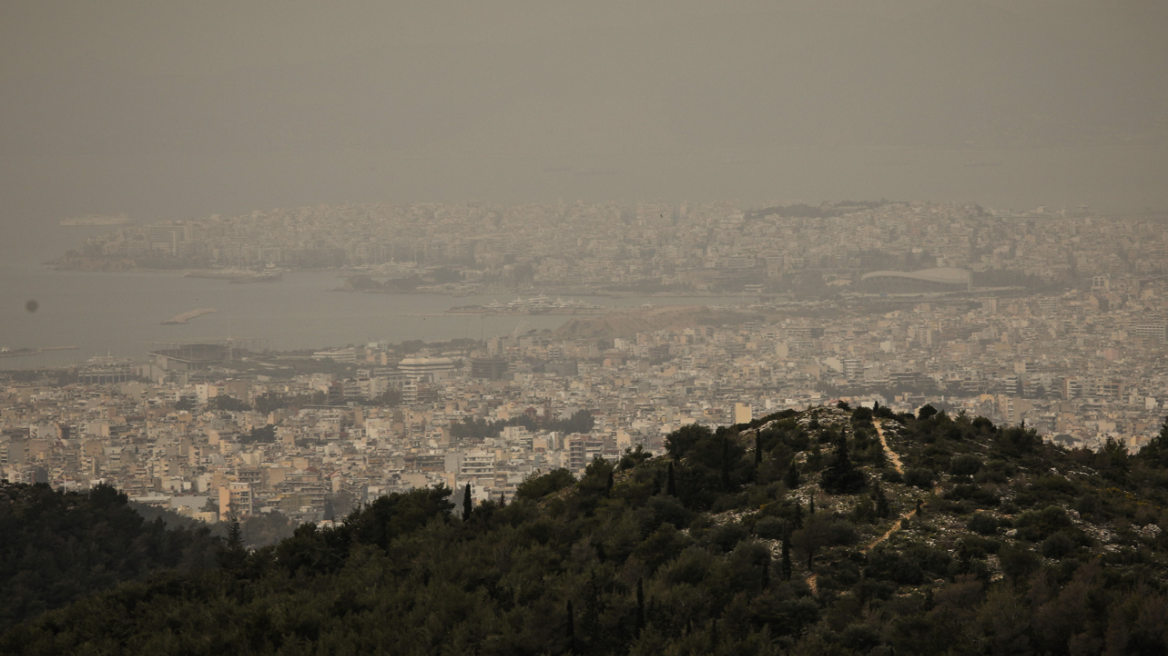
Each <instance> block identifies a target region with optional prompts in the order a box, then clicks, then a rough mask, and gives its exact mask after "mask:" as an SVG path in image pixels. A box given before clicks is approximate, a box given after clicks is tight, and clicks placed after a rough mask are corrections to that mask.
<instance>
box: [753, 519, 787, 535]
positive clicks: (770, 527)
mask: <svg viewBox="0 0 1168 656" xmlns="http://www.w3.org/2000/svg"><path fill="white" fill-rule="evenodd" d="M786 531H787V522H785V521H783V520H781V519H779V518H777V517H764V518H762V519H760V520H758V523H757V524H755V525H754V534H755V535H757V536H758V537H760V538H763V539H764V540H782V539H783V535H784V534H786Z"/></svg>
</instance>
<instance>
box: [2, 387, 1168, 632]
mask: <svg viewBox="0 0 1168 656" xmlns="http://www.w3.org/2000/svg"><path fill="white" fill-rule="evenodd" d="M667 451H668V453H667V454H666V455H665V456H662V457H649V455H648V454H646V453H643V452H640V451H630V452H627V453H626V454H625V455H624V457H623V458H622V459H621V460H620V462H619V463H618V464H616V465H615V466H614V465H612V464H609V463H606V462H604V461H602V460H597V461H594V462H593V463H592V464H591V465H590V466H589V467H588V468H587V471H586V473H585V475H584V476H583V478H582V479H580V480H578V481H577V480H575V479H574V478H573V477H572V476H571V475H570V474H569V473H568V472H566V471H563V470H559V471H554V472H551V473H548V474H545V475H543V476H540V477H536V478H532V479H529V480H528V481H526V482H525V483H524V484H523V485H522V487H521V488H520V489H519V491H518V494H517V497H516V498H515V499H512V500H509V501H508V502H506V503H487V504H483V505H480V506H478V507H475V508H473V509H472V510H470V511H469V512H467V513H465V514H463V513H457V515H456V514H455V513H452V512H451V510H452V508H453V505H452V504H451V503H450V498H451V496H452V492H451V491H450V490H447V489H420V490H414V491H412V492H409V493H406V494H394V495H391V496H388V497H382V498H380V499H378V500H377V501H375V502H374V503H372V504H370V505H369V506H367V507H365V508H363V509H360V510H358V511H355V512H354V513H353V514H351V515H350V516H349V517H348V518H347V520H346V521H345V523H344V524H343V525H342V526H340V527H339V528H337V529H335V530H320V529H317V528H316V527H315V526H312V525H305V526H301V527H300V528H299V529H297V531H296V534H295V535H294V536H293V537H292V538H289V539H286V540H284V541H283V542H281V543H279V544H278V545H276V546H273V547H265V548H262V549H258V550H255V551H252V552H248V551H246V550H245V549H243V547H242V544H241V542H240V541H239V540H238V539H234V540H228V541H227V542H226V543H225V544H224V545H223V546H222V547H221V548H220V550H219V553H218V558H217V561H218V563H219V564H220V565H221V567H220V568H219V569H217V570H208V571H189V572H185V573H184V572H178V571H173V570H167V571H160V572H158V573H156V574H155V575H154V576H153V577H151V578H150V579H149V580H146V581H136V582H130V583H125V584H123V585H121V586H119V587H118V588H116V589H114V590H111V591H107V592H102V593H100V594H98V595H95V596H91V597H89V598H86V599H83V600H81V601H78V602H76V603H74V604H72V605H70V606H68V607H66V608H64V609H60V610H55V611H51V612H48V613H46V614H44V615H43V616H41V617H40V618H38V619H36V620H33V621H29V622H25V623H23V624H20V625H18V626H16V627H14V628H13V629H11V630H10V631H8V632H7V633H6V634H5V635H3V636H2V637H0V652H4V653H14V654H19V653H28V654H32V653H36V654H47V653H93V654H103V653H125V652H134V653H158V654H171V653H174V654H178V653H182V654H220V653H283V654H298V653H353V654H357V653H361V654H367V653H390V654H445V653H450V654H470V653H475V654H567V653H573V654H772V653H774V654H787V653H796V654H893V653H895V654H944V653H951V654H983V653H987V654H988V653H992V654H1028V653H1034V654H1042V653H1051V654H1090V653H1106V654H1143V653H1147V654H1153V653H1154V654H1162V653H1165V652H1166V651H1168V596H1166V591H1165V584H1164V581H1165V572H1166V565H1168V538H1166V537H1165V536H1164V534H1163V532H1162V531H1161V527H1162V526H1163V525H1164V524H1163V523H1164V522H1165V520H1168V517H1166V516H1165V514H1164V506H1165V505H1166V502H1168V498H1166V497H1168V468H1166V467H1168V424H1166V427H1165V429H1164V431H1163V432H1162V433H1161V435H1160V437H1159V438H1157V439H1156V440H1154V441H1153V443H1152V444H1151V445H1149V446H1148V447H1147V448H1145V449H1144V450H1143V452H1141V453H1140V454H1139V455H1137V456H1131V455H1129V454H1128V453H1127V452H1126V450H1125V449H1124V448H1122V447H1121V446H1120V445H1118V444H1114V443H1109V444H1108V445H1107V446H1106V448H1104V449H1102V450H1100V451H1099V452H1091V451H1086V450H1076V451H1067V450H1065V449H1061V448H1059V447H1056V446H1053V445H1050V444H1046V443H1043V441H1042V440H1041V439H1040V438H1039V436H1038V435H1037V434H1036V433H1035V432H1034V431H1032V430H1029V429H1027V428H1026V427H1025V426H1016V427H997V426H994V425H992V424H991V423H990V422H989V421H987V420H985V419H983V418H976V419H973V418H968V417H964V416H960V417H948V416H946V415H945V414H944V413H937V412H935V411H933V410H932V408H930V407H928V406H926V407H925V408H924V409H922V411H921V413H920V416H919V417H912V416H909V415H895V414H893V413H892V412H890V411H888V410H887V409H884V408H876V409H875V410H874V411H873V410H869V409H864V408H860V409H856V410H854V411H852V410H850V409H847V408H846V407H840V408H815V409H811V410H808V411H805V412H799V413H796V412H792V411H787V412H784V413H780V414H777V415H772V416H770V417H766V418H763V419H760V420H756V421H755V422H752V423H751V424H749V425H739V426H734V427H726V428H721V429H718V430H716V431H711V430H709V429H706V428H703V427H700V426H687V427H684V428H682V429H680V430H678V431H676V432H674V433H672V434H671V435H670V436H669V439H668V441H667ZM461 492H462V491H458V494H459V495H461Z"/></svg>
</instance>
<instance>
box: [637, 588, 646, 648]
mask: <svg viewBox="0 0 1168 656" xmlns="http://www.w3.org/2000/svg"><path fill="white" fill-rule="evenodd" d="M644 629H645V582H644V580H643V579H642V578H637V635H638V636H639V635H641V631H643V630H644Z"/></svg>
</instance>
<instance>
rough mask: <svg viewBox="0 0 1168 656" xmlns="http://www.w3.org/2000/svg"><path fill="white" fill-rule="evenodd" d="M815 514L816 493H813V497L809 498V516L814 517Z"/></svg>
mask: <svg viewBox="0 0 1168 656" xmlns="http://www.w3.org/2000/svg"><path fill="white" fill-rule="evenodd" d="M814 515H815V495H814V494H812V495H811V498H810V499H808V500H807V516H808V517H812V516H814Z"/></svg>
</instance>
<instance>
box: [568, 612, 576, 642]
mask: <svg viewBox="0 0 1168 656" xmlns="http://www.w3.org/2000/svg"><path fill="white" fill-rule="evenodd" d="M567 612H568V649H570V650H573V651H574V650H575V649H576V613H575V612H574V611H573V610H572V600H571V599H569V600H568V611H567Z"/></svg>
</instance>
